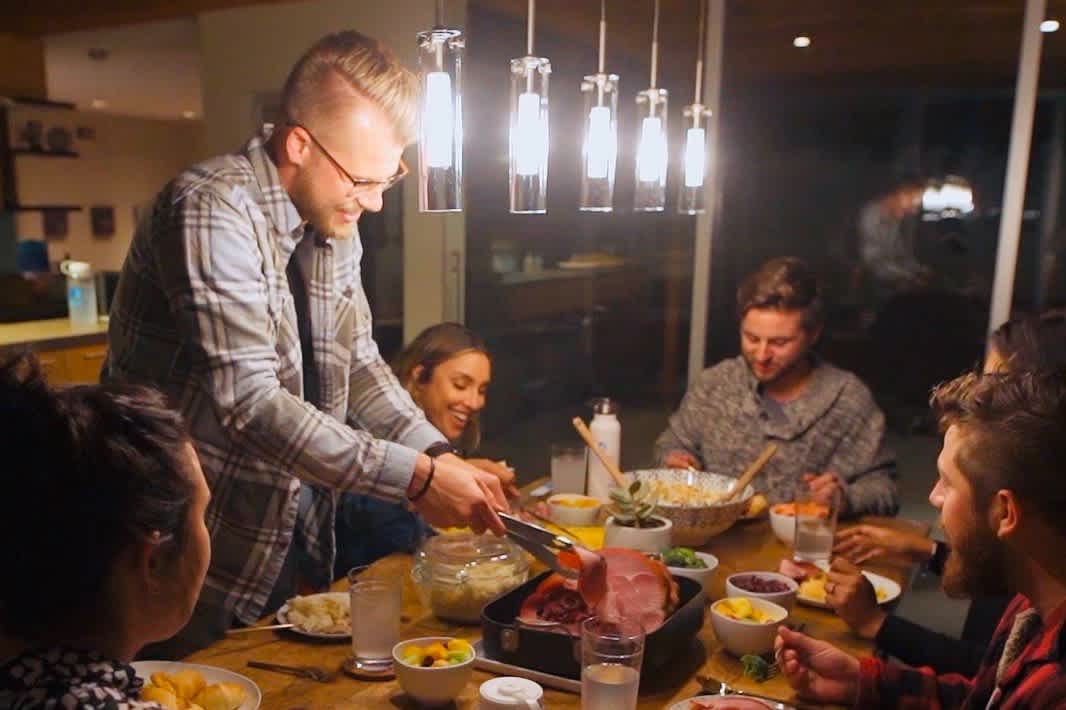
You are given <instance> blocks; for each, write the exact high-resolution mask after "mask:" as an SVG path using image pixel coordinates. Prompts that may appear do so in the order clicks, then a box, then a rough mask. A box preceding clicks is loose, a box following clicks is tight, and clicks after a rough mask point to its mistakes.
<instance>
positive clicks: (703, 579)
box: [666, 552, 718, 594]
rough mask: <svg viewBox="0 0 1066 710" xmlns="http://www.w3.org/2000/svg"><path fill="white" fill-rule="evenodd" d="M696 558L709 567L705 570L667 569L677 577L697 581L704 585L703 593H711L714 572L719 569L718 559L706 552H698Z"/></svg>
mask: <svg viewBox="0 0 1066 710" xmlns="http://www.w3.org/2000/svg"><path fill="white" fill-rule="evenodd" d="M696 557H699V558H700V559H701V560H703V563H704V564H706V565H707V566H706V567H705V568H703V569H699V568H692V567H667V568H666V569H668V570H670V574H672V575H674V576H675V577H688V578H689V579H693V580H696V581H697V582H699V583H700V584H702V585H703V591H705V592H707V593H708V594H709V593H710V591H711V590H710V588H709V585H710V583H711V577H713V576H714V572H715V570H716V569H718V558H717V557H715V556H714V555H711V554H709V553H706V552H697V553H696Z"/></svg>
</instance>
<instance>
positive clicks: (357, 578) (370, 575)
mask: <svg viewBox="0 0 1066 710" xmlns="http://www.w3.org/2000/svg"><path fill="white" fill-rule="evenodd" d="M348 582H349V583H350V587H349V590H350V594H351V602H352V657H353V659H354V665H355V667H356V668H358V669H361V670H365V671H370V672H375V671H386V670H389V669H390V668H392V648H393V646H395V645H396V644H397V643H398V642H399V640H400V615H401V607H402V604H403V583H402V581H401V580H400V579H399V578H397V577H395V576H394V577H391V578H390V577H387V576H385V574H384V573H377V572H376V571H375V570H374V569H372V568H369V567H356V568H354V569H353V570H351V571H350V572H349V573H348Z"/></svg>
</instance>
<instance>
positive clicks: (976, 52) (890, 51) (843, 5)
mask: <svg viewBox="0 0 1066 710" xmlns="http://www.w3.org/2000/svg"><path fill="white" fill-rule="evenodd" d="M279 1H281V0H93V2H91V3H85V4H82V5H81V6H80V7H78V4H72V3H70V2H69V1H68V0H5V2H3V3H0V27H2V28H4V30H6V31H8V32H12V33H15V34H19V35H29V36H41V35H45V34H53V33H60V32H70V31H74V30H82V29H92V28H100V27H111V26H116V25H122V24H132V23H138V22H149V21H154V20H164V19H173V18H176V17H184V16H190V15H195V14H197V13H199V12H204V11H208V10H215V9H220V8H226V7H237V6H241V5H251V4H262V3H263V2H279ZM355 1H369V0H353V2H355ZM431 1H432V0H426V2H427V3H429V2H431ZM469 2H470V4H471V5H472V6H473V7H474V8H475V11H476V10H477V9H485V10H487V11H490V12H494V13H497V14H500V15H503V16H510V17H511V18H512V19H513V20H514V21H517V22H524V18H525V13H526V0H469ZM697 2H698V0H662V29H661V45H662V47H661V52H662V55H661V61H662V66H663V68H664V71H665V70H667V69H668V68H669V67H671V66H677V65H678V63H680V64H681V65H683V66H691V64H692V62H693V59H694V55H695V43H696V25H697V22H696V16H697V8H698V4H697ZM651 6H652V3H651V0H608V8H607V12H608V56H609V57H610V56H611V55H612V54H613V53H615V52H619V53H622V54H624V55H625V57H626V58H627V59H630V60H642V61H645V62H646V61H647V55H648V48H649V42H650V21H651ZM386 7H387V5H386ZM1023 7H1024V2H1023V0H896V1H895V2H891V3H889V2H861V1H856V0H727V3H726V29H725V34H726V46H725V77H726V81H727V83H728V84H729V85H730V86H738V87H743V86H767V85H803V86H806V85H824V86H836V87H848V88H851V87H862V86H871V85H877V86H885V87H899V88H903V87H908V88H910V87H936V88H973V87H981V88H989V89H993V88H994V89H1008V88H1010V87H1012V86H1013V83H1014V74H1015V71H1016V67H1017V58H1018V49H1019V42H1020V38H1021V21H1022V12H1023ZM1047 16H1048V17H1052V18H1057V19H1060V20H1062V21H1063V28H1062V29H1061V30H1060V31H1059V32H1057V33H1054V34H1048V35H1045V36H1044V40H1045V41H1044V60H1043V65H1042V70H1041V85H1042V86H1043V87H1044V88H1066V0H1049V1H1048V12H1047ZM598 17H599V3H598V2H596V0H539V2H537V30H538V32H548V33H551V34H553V35H556V36H558V37H559V38H563V39H566V40H567V41H572V42H574V43H575V44H578V45H592V44H593V43H594V42H595V38H596V27H597V21H598ZM800 34H803V35H807V36H809V37H810V38H811V40H812V44H811V46H810V47H808V48H807V49H796V48H795V47H793V46H792V39H793V37H795V36H796V35H800Z"/></svg>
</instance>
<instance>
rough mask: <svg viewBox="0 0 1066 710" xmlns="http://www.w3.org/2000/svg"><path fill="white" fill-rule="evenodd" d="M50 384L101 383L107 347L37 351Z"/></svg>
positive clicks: (88, 346)
mask: <svg viewBox="0 0 1066 710" xmlns="http://www.w3.org/2000/svg"><path fill="white" fill-rule="evenodd" d="M35 352H36V353H37V357H38V358H39V359H40V361H41V367H42V368H43V369H44V372H45V375H46V376H47V377H48V382H49V384H51V385H53V386H63V385H89V384H96V383H97V382H99V381H100V367H101V366H102V365H103V364H104V358H105V357H107V345H106V344H105V343H101V344H99V345H82V346H80V347H73V348H61V349H58V350H37V351H35Z"/></svg>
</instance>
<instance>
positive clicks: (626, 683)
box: [581, 617, 644, 710]
mask: <svg viewBox="0 0 1066 710" xmlns="http://www.w3.org/2000/svg"><path fill="white" fill-rule="evenodd" d="M643 660H644V627H643V626H642V625H641V623H640V622H639V621H637V620H636V619H624V620H621V621H618V622H611V621H605V620H601V619H598V618H596V617H593V618H591V619H586V620H585V622H584V623H583V624H581V710H636V707H637V690H638V688H639V687H640V664H641V662H642V661H643Z"/></svg>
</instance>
